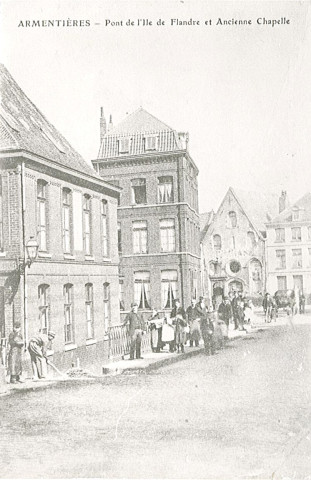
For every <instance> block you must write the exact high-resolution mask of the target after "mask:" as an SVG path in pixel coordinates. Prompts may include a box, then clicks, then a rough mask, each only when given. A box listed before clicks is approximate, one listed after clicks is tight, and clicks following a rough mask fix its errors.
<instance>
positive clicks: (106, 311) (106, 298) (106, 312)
mask: <svg viewBox="0 0 311 480" xmlns="http://www.w3.org/2000/svg"><path fill="white" fill-rule="evenodd" d="M109 326H110V284H109V283H104V328H105V332H107V331H108V328H109Z"/></svg>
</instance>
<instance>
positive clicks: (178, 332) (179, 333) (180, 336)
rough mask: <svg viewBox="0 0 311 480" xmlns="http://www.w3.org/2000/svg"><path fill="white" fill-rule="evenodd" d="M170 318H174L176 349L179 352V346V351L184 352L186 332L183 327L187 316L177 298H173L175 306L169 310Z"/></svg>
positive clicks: (185, 324)
mask: <svg viewBox="0 0 311 480" xmlns="http://www.w3.org/2000/svg"><path fill="white" fill-rule="evenodd" d="M171 318H174V319H175V320H173V325H175V345H176V346H177V350H178V352H179V348H180V349H181V353H184V350H185V348H184V345H185V343H186V332H185V328H186V326H187V319H186V318H187V317H186V312H185V310H184V308H183V307H182V306H181V304H180V301H179V299H178V298H176V300H175V306H174V308H173V310H172V311H171Z"/></svg>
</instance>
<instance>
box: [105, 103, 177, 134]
mask: <svg viewBox="0 0 311 480" xmlns="http://www.w3.org/2000/svg"><path fill="white" fill-rule="evenodd" d="M162 130H173V129H172V128H171V127H169V126H168V125H166V124H165V123H163V122H161V120H158V119H157V118H156V117H154V116H153V115H151V113H149V112H147V111H146V110H144V109H143V108H142V107H141V108H139V109H138V110H136V111H135V112H133V113H131V114H129V115H127V116H126V117H125V118H124V119H123V120H122V121H121V122H120V123H119V124H118V125H116V126H115V127H114V128H113V129H112V131H111V132H110V134H111V135H113V134H114V135H118V134H120V133H124V134H128V133H138V132H160V131H162Z"/></svg>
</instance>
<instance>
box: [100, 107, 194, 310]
mask: <svg viewBox="0 0 311 480" xmlns="http://www.w3.org/2000/svg"><path fill="white" fill-rule="evenodd" d="M101 112H102V111H101ZM100 126H101V139H100V149H99V153H98V158H97V159H96V160H94V161H93V165H94V167H95V169H96V170H97V172H98V173H99V174H100V176H101V177H103V178H104V179H105V180H107V181H109V182H112V183H114V184H115V185H118V186H120V187H122V193H121V196H120V203H119V206H118V248H119V254H120V308H121V311H122V312H123V313H124V312H126V311H128V310H129V308H130V304H131V302H132V301H133V299H135V300H136V301H137V302H138V304H139V308H140V310H141V311H142V312H145V313H146V315H147V314H149V313H150V309H151V307H155V308H157V309H161V310H170V309H171V308H172V306H173V300H174V298H176V297H179V298H180V299H181V301H182V303H183V304H184V305H186V306H187V305H188V304H189V303H190V299H191V296H196V297H197V296H198V293H199V290H200V242H199V231H200V230H199V215H198V186H197V176H198V169H197V167H196V165H195V163H194V161H193V160H192V158H191V157H190V155H189V152H188V147H187V144H188V136H187V134H184V133H177V132H176V131H175V130H173V129H172V128H170V127H168V126H167V125H165V124H164V123H163V122H161V121H160V120H158V119H156V118H155V117H154V116H153V115H151V114H149V113H148V112H146V111H145V110H144V109H142V108H140V109H139V110H137V111H136V112H134V113H132V114H131V115H128V116H127V117H126V118H125V119H124V120H123V121H122V122H121V123H120V124H119V125H117V126H115V127H113V125H112V122H111V119H110V123H109V125H108V131H106V121H105V118H104V116H103V112H102V113H101V120H100Z"/></svg>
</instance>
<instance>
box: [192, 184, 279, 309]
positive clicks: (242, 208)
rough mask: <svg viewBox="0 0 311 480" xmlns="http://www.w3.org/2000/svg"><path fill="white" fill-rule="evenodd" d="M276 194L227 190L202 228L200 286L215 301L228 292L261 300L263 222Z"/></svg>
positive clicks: (272, 210)
mask: <svg viewBox="0 0 311 480" xmlns="http://www.w3.org/2000/svg"><path fill="white" fill-rule="evenodd" d="M277 207H278V197H277V196H276V195H269V194H265V195H263V194H260V193H258V192H244V191H241V190H234V189H233V188H231V187H230V188H229V190H228V192H227V193H226V195H225V197H224V199H223V201H222V203H221V205H220V206H219V208H218V210H217V212H216V213H215V214H214V215H211V214H209V215H208V216H207V221H206V223H205V225H202V230H201V232H202V233H201V242H202V256H203V263H204V275H203V276H204V279H205V281H204V284H205V288H206V289H207V290H208V292H207V295H208V296H209V297H210V298H212V297H214V298H215V299H217V301H218V302H219V300H220V298H221V297H222V296H223V295H228V293H229V292H230V291H232V290H237V291H242V292H243V293H244V294H247V295H249V296H252V297H254V299H256V297H258V299H260V298H261V294H262V293H263V292H264V291H265V284H266V262H265V236H266V233H265V230H266V228H265V224H264V223H265V222H266V221H267V220H268V218H269V217H268V215H269V214H270V215H273V214H275V213H276V211H277Z"/></svg>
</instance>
